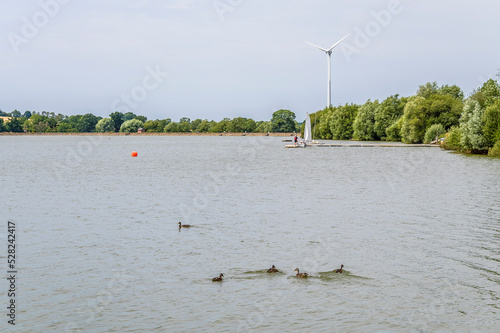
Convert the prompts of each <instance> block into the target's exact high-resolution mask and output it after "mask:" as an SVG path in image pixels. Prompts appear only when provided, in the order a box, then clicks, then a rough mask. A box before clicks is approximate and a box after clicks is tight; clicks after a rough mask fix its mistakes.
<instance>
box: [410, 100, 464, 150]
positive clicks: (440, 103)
mask: <svg viewBox="0 0 500 333" xmlns="http://www.w3.org/2000/svg"><path fill="white" fill-rule="evenodd" d="M462 108H463V105H462V102H460V101H459V100H457V99H455V98H453V97H451V96H450V95H439V94H434V95H431V96H429V97H428V98H424V97H422V96H418V95H417V96H412V97H410V99H409V100H408V103H406V105H405V109H404V115H403V118H402V124H401V137H402V140H403V141H404V142H406V143H419V142H422V141H423V140H424V136H425V132H426V130H427V128H429V127H430V126H431V125H433V124H442V125H443V126H444V127H445V129H448V128H450V127H451V126H455V125H458V119H459V117H460V113H461V111H462Z"/></svg>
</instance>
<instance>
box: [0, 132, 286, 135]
mask: <svg viewBox="0 0 500 333" xmlns="http://www.w3.org/2000/svg"><path fill="white" fill-rule="evenodd" d="M9 135H14V136H16V135H17V136H23V135H44V136H48V135H73V136H75V135H100V136H126V135H134V136H294V135H295V133H229V132H226V133H207V132H203V133H196V132H178V133H154V132H150V133H147V132H146V133H121V132H118V133H116V132H109V133H62V132H50V133H13V132H0V136H9Z"/></svg>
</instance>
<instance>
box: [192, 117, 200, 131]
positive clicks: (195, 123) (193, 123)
mask: <svg viewBox="0 0 500 333" xmlns="http://www.w3.org/2000/svg"><path fill="white" fill-rule="evenodd" d="M201 122H202V120H201V119H195V120H193V121H192V122H191V123H190V124H189V125H190V127H191V130H193V131H196V130H197V128H198V126H200V124H201Z"/></svg>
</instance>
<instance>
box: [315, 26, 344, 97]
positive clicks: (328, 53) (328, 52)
mask: <svg viewBox="0 0 500 333" xmlns="http://www.w3.org/2000/svg"><path fill="white" fill-rule="evenodd" d="M347 36H349V34H347V35H346V36H344V38H342V39H341V40H339V41H338V42H337V43H335V44H333V45H332V47H330V48H329V49H328V50H327V49H324V48H322V47H319V46H318V45H314V44H312V43H309V42H306V43H307V44H309V45H312V46H314V47H315V48H318V49H320V50H321V51H323V52H325V53H326V61H327V62H328V86H327V89H328V91H327V105H326V107H330V106H331V105H332V50H333V48H334V47H335V46H337V45H339V44H340V42H341V41H343V40H344V39H346V38H347Z"/></svg>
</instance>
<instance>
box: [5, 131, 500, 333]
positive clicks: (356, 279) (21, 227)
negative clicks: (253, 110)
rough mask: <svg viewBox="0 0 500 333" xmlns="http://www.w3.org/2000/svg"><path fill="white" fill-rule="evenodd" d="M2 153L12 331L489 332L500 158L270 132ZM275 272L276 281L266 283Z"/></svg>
mask: <svg viewBox="0 0 500 333" xmlns="http://www.w3.org/2000/svg"><path fill="white" fill-rule="evenodd" d="M0 148H1V156H0V167H1V170H2V172H1V177H0V186H1V199H2V205H1V217H2V219H3V220H4V221H3V222H2V223H1V225H4V227H2V229H3V230H0V237H1V240H0V243H1V244H4V245H2V248H3V249H4V250H3V252H2V251H0V257H1V260H2V261H3V264H2V267H4V268H3V271H4V272H6V270H7V269H6V263H5V262H6V250H5V249H6V244H7V232H6V229H7V228H6V224H7V220H11V221H15V222H16V225H17V233H18V239H17V243H18V259H19V261H18V265H19V281H18V297H17V302H18V317H17V325H16V329H17V330H20V331H23V332H66V331H67V332H78V331H82V332H83V331H86V332H87V331H88V332H191V331H200V332H201V331H208V332H237V331H243V332H245V331H255V332H264V331H265V332H285V331H288V332H292V331H299V330H304V331H309V332H332V331H333V332H341V331H342V332H435V331H442V332H498V331H500V310H499V307H500V301H499V297H500V266H499V264H500V160H498V159H490V158H487V157H473V156H463V155H458V154H453V153H449V152H446V151H442V150H440V149H439V148H310V149H284V144H283V143H282V142H281V138H276V137H260V138H259V137H151V136H144V137H137V136H126V137H115V136H112V137H106V136H102V137H100V136H88V137H87V136H26V137H24V136H23V137H0ZM133 150H136V151H138V153H139V156H138V157H137V158H132V157H131V156H130V153H131V152H132V151H133ZM179 221H182V222H183V223H185V224H192V225H193V227H192V228H189V229H183V230H181V231H179V229H178V228H177V222H179ZM273 264H274V265H276V267H277V268H278V269H280V270H281V271H282V273H278V274H267V273H266V270H267V269H268V268H269V267H271V265H273ZM341 264H344V265H345V267H344V269H345V270H346V271H345V272H344V273H343V274H336V273H333V272H332V271H333V270H334V269H336V268H339V267H340V265H341ZM295 268H300V270H301V272H307V273H309V278H308V279H298V278H296V277H295V276H294V274H295V272H294V269H295ZM219 273H224V277H225V278H224V281H223V282H222V283H217V282H212V280H211V279H212V278H213V277H215V276H218V275H219ZM1 288H2V290H4V292H2V293H1V294H2V295H3V296H2V297H0V305H1V308H5V306H6V304H7V301H8V299H7V297H6V296H5V290H6V288H7V283H2V286H1ZM4 312H5V311H4ZM1 318H3V319H2V322H0V328H2V330H3V328H5V327H6V326H7V324H6V319H5V318H6V316H5V314H2V316H1Z"/></svg>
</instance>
